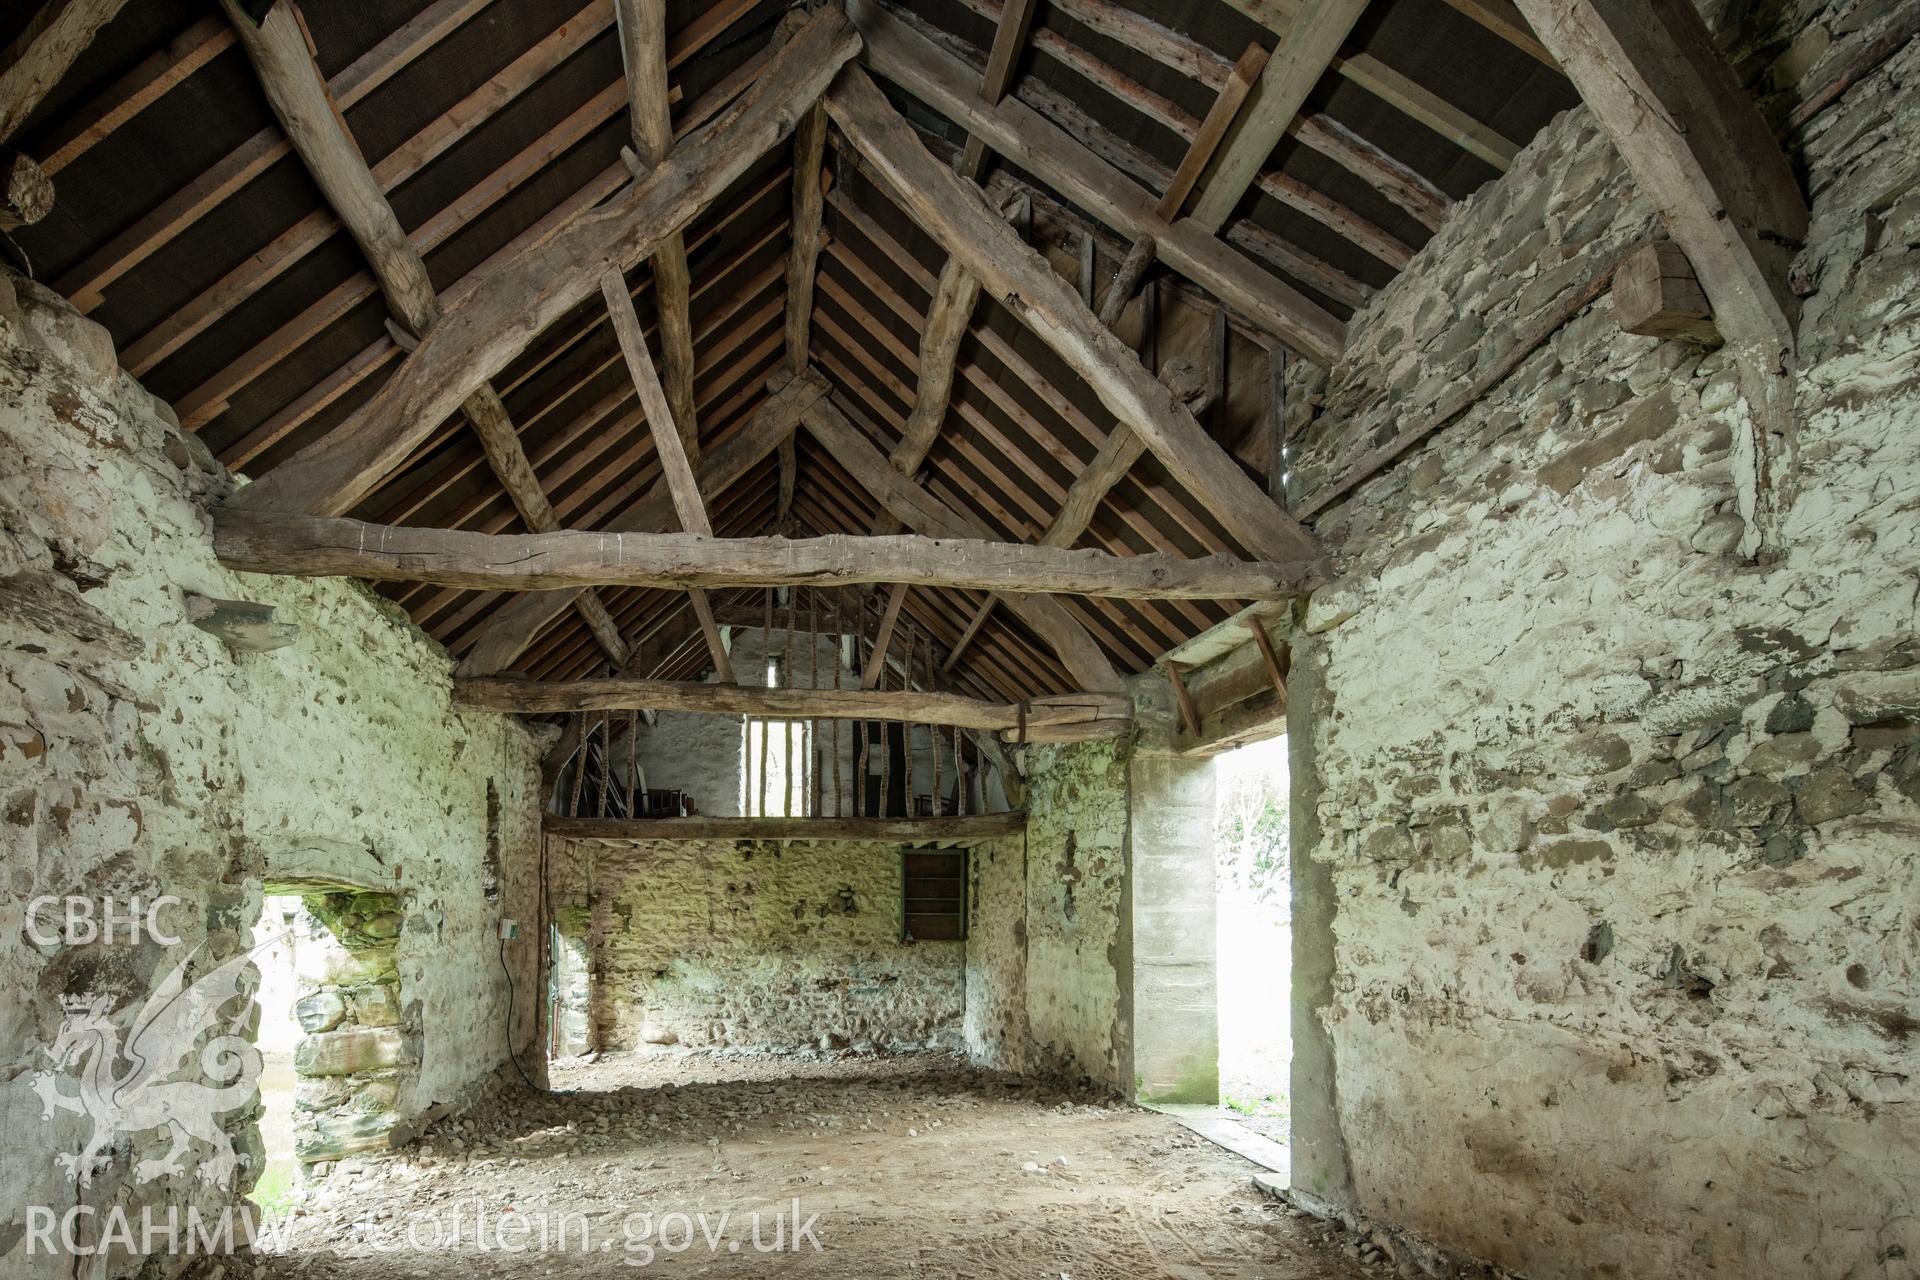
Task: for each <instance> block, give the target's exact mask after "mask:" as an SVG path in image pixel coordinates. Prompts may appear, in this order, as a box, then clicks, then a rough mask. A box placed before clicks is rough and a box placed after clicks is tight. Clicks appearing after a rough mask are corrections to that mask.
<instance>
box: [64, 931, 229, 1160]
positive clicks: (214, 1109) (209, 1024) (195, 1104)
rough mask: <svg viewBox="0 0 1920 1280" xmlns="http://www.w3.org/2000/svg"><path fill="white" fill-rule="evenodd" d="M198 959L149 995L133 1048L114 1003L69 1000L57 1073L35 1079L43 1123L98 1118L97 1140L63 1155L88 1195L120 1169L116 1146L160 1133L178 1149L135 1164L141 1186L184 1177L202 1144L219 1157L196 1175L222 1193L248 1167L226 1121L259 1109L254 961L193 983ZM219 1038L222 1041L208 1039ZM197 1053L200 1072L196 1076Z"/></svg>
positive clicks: (136, 1022) (132, 1036)
mask: <svg viewBox="0 0 1920 1280" xmlns="http://www.w3.org/2000/svg"><path fill="white" fill-rule="evenodd" d="M256 949H257V948H256ZM197 954H199V949H198V948H196V949H195V950H194V951H193V952H190V953H188V955H187V957H186V959H184V960H182V961H181V962H180V963H179V964H178V965H177V966H175V967H174V970H173V972H172V973H170V974H168V975H167V978H166V980H165V981H163V982H162V983H161V984H160V985H159V986H158V987H157V988H155V990H154V991H153V993H152V994H151V995H149V996H148V997H147V999H146V1002H145V1003H144V1004H142V1005H141V1006H140V1011H139V1013H137V1014H136V1015H135V1016H134V1018H133V1022H132V1024H131V1026H130V1027H128V1029H127V1032H126V1042H125V1044H124V1045H123V1044H122V1043H121V1039H120V1035H121V1031H120V1028H119V1027H118V1026H116V1025H114V1019H113V1017H112V1016H111V1015H110V1014H109V1012H108V1010H109V1007H110V1006H111V1003H112V998H111V997H109V996H92V995H88V996H69V997H67V998H66V999H65V1000H63V1001H62V1004H63V1006H64V1007H65V1009H66V1017H65V1018H64V1019H63V1020H62V1022H61V1025H60V1034H59V1035H58V1036H57V1037H56V1038H55V1040H54V1042H53V1044H52V1045H51V1046H50V1047H49V1048H48V1049H47V1050H46V1055H47V1058H48V1059H49V1060H50V1061H51V1062H52V1063H53V1067H54V1069H53V1070H51V1071H42V1072H38V1073H37V1074H35V1075H34V1076H33V1089H34V1092H35V1093H37V1094H39V1096H40V1104H41V1106H42V1108H43V1109H44V1114H43V1116H42V1118H43V1119H47V1120H51V1119H53V1118H54V1114H55V1112H56V1111H70V1112H74V1113H76V1114H79V1115H84V1116H88V1117H90V1118H91V1119H92V1120H93V1134H92V1136H91V1137H89V1138H88V1140H87V1142H86V1145H85V1146H84V1147H83V1148H82V1149H81V1150H80V1151H78V1152H72V1151H63V1152H61V1153H59V1154H58V1155H57V1156H56V1157H55V1159H56V1160H58V1161H59V1163H60V1167H61V1168H62V1169H64V1170H66V1172H67V1173H68V1174H69V1175H71V1176H73V1177H75V1178H77V1179H78V1181H79V1184H80V1185H81V1186H83V1187H84V1186H89V1185H91V1184H92V1182H93V1177H94V1174H95V1173H97V1172H99V1171H100V1170H102V1169H103V1168H105V1167H106V1166H107V1165H108V1164H109V1163H110V1160H109V1158H108V1154H107V1153H108V1152H109V1149H110V1148H111V1147H112V1146H113V1144H114V1141H115V1139H116V1138H121V1137H125V1138H129V1139H131V1138H132V1137H133V1136H134V1135H136V1134H141V1133H145V1132H148V1131H149V1130H153V1129H159V1128H166V1129H168V1130H170V1131H171V1133H172V1142H173V1145H172V1147H171V1149H170V1150H168V1152H167V1153H166V1154H165V1155H164V1156H161V1157H159V1158H157V1159H151V1160H142V1161H140V1162H139V1163H138V1164H136V1165H135V1166H134V1169H133V1178H134V1181H135V1182H136V1183H142V1182H150V1181H152V1180H153V1179H155V1178H159V1177H164V1176H166V1175H169V1174H179V1173H182V1172H184V1171H185V1170H184V1167H183V1165H182V1158H183V1157H184V1156H185V1155H186V1154H187V1150H188V1144H189V1142H190V1141H191V1140H193V1139H198V1140H199V1141H200V1142H203V1143H205V1144H206V1145H207V1146H209V1147H211V1148H212V1149H213V1155H212V1157H211V1158H209V1159H207V1160H204V1161H202V1162H201V1163H200V1165H199V1168H198V1169H197V1170H196V1171H195V1176H196V1177H197V1178H199V1179H200V1181H202V1182H207V1183H211V1184H213V1185H214V1186H216V1187H219V1188H221V1189H222V1190H227V1189H230V1188H231V1187H232V1185H233V1175H234V1173H235V1171H236V1170H237V1169H238V1168H239V1167H240V1165H241V1163H242V1159H241V1157H240V1156H239V1155H237V1154H236V1153H235V1152H234V1149H233V1141H232V1139H231V1138H229V1137H228V1136H227V1133H226V1131H225V1130H224V1129H223V1128H222V1127H221V1125H220V1120H219V1117H220V1116H222V1115H225V1114H227V1113H229V1112H232V1111H237V1110H239V1109H240V1108H242V1107H246V1106H250V1105H252V1103H253V1100H254V1098H255V1097H256V1092H257V1091H256V1085H257V1083H258V1081H259V1079H260V1065H261V1062H260V1051H259V1050H258V1049H256V1048H255V1047H254V1046H253V1044H252V1043H251V1042H250V1041H249V1040H248V1039H247V1038H246V1024H247V1018H248V1015H249V1013H250V1011H251V1008H252V998H251V997H252V987H251V984H249V983H246V982H245V981H244V976H245V974H246V971H247V969H248V968H249V967H250V966H251V964H252V962H253V953H252V952H251V951H243V952H241V953H240V954H238V955H236V956H234V957H233V958H232V959H230V960H227V961H225V962H223V963H222V964H220V965H219V966H217V967H216V968H214V969H213V970H212V971H211V972H209V973H206V974H203V975H202V976H201V977H199V978H197V979H195V980H194V981H193V982H192V983H191V984H190V985H189V984H188V982H187V977H186V975H187V967H188V966H189V965H190V964H192V963H193V958H194V956H195V955H197ZM235 1001H238V1002H239V1004H238V1007H237V1009H236V1011H235V1012H233V1013H232V1014H231V1016H229V1017H228V1018H227V1019H226V1021H225V1023H224V1025H222V1022H221V1017H222V1015H221V1010H222V1009H223V1008H225V1007H227V1006H228V1005H230V1004H233V1003H234V1002H235ZM209 1032H212V1033H214V1034H213V1036H212V1038H211V1039H206V1037H207V1035H208V1033H209ZM203 1039H206V1043H205V1044H204V1045H202V1044H201V1041H202V1040H203ZM196 1048H198V1055H197V1057H198V1063H199V1070H198V1072H197V1073H195V1072H191V1071H189V1069H188V1068H189V1063H190V1062H191V1061H192V1060H193V1059H194V1058H195V1057H196V1054H195V1050H196ZM195 1075H197V1076H199V1077H202V1078H193V1077H194V1076H195ZM176 1077H183V1078H176ZM63 1082H77V1083H78V1085H79V1092H78V1093H72V1094H68V1093H62V1092H61V1091H60V1086H61V1084H62V1083H63Z"/></svg>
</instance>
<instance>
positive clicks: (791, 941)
mask: <svg viewBox="0 0 1920 1280" xmlns="http://www.w3.org/2000/svg"><path fill="white" fill-rule="evenodd" d="M550 865H551V867H552V870H551V872H550V875H551V876H552V878H553V886H554V889H553V892H554V899H553V900H554V904H555V910H556V912H561V913H565V912H572V916H571V918H572V919H574V920H575V921H576V922H577V923H578V924H579V925H583V926H584V927H585V928H586V929H587V931H588V935H587V936H588V943H587V946H588V952H589V955H590V958H591V961H592V965H593V970H594V981H595V984H596V986H597V988H598V989H597V990H596V991H595V992H594V993H593V1000H592V1005H593V1009H594V1016H595V1021H596V1026H595V1031H596V1032H597V1034H598V1037H599V1038H598V1040H597V1041H596V1043H598V1044H600V1045H603V1046H604V1047H606V1048H608V1049H615V1050H632V1049H637V1048H645V1047H646V1045H647V1043H648V1041H649V1040H654V1041H655V1042H666V1043H674V1044H679V1045H684V1046H687V1047H690V1048H702V1049H704V1048H746V1049H766V1050H795V1049H811V1048H823V1049H825V1048H836V1047H837V1048H845V1047H848V1046H850V1045H852V1046H858V1047H861V1048H864V1049H868V1050H882V1051H888V1050H913V1049H927V1048H958V1047H960V1029H961V1007H962V1001H963V995H964V984H965V975H964V969H965V963H966V944H965V943H963V942H906V941H903V940H902V939H901V937H900V929H901V916H900V912H901V905H902V904H901V873H902V864H901V857H900V846H899V845H895V844H881V843H855V842H840V841H822V842H820V843H798V842H797V843H793V844H790V845H786V846H782V845H781V844H780V843H779V842H777V841H739V842H736V841H722V840H676V841H668V840H661V841H652V842H647V843H642V844H636V845H633V846H631V847H622V848H617V849H616V848H609V847H605V846H600V845H595V844H590V843H586V842H569V843H567V844H566V845H565V846H564V849H563V850H556V852H555V854H554V856H553V858H552V860H551V864H550ZM668 1037H671V1039H670V1040H668V1039H667V1038H668Z"/></svg>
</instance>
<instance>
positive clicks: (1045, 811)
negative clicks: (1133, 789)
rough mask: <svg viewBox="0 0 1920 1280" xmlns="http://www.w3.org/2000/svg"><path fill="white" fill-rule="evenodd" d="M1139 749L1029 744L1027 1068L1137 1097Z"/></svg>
mask: <svg viewBox="0 0 1920 1280" xmlns="http://www.w3.org/2000/svg"><path fill="white" fill-rule="evenodd" d="M1130 754H1131V744H1130V743H1128V742H1125V741H1108V742H1089V743H1080V744H1076V745H1071V746H1035V747H1029V748H1027V761H1028V765H1027V834H1026V869H1027V884H1026V916H1025V932H1026V938H1025V954H1024V963H1025V975H1026V982H1025V988H1026V1006H1027V1007H1026V1024H1027V1036H1028V1044H1027V1048H1026V1053H1025V1061H1026V1069H1027V1070H1028V1071H1031V1072H1034V1073H1035V1074H1039V1075H1045V1076H1050V1077H1054V1078H1058V1079H1063V1080H1069V1081H1076V1082H1078V1081H1086V1082H1089V1083H1092V1084H1095V1085H1099V1086H1104V1087H1106V1088H1110V1089H1112V1090H1114V1091H1115V1092H1118V1093H1123V1094H1126V1095H1128V1096H1132V1093H1133V1084H1134V1082H1133V1050H1132V1033H1131V1018H1130V1011H1129V1001H1130V995H1131V992H1132V989H1133V953H1132V933H1131V913H1130V911H1129V909H1128V888H1127V880H1128V878H1127V835H1128V829H1127V818H1128V814H1127V806H1128V799H1129V790H1128V786H1127V765H1128V759H1129V756H1130ZM1010 843H1011V842H1010V841H1003V842H1001V844H1000V847H1002V848H1005V847H1006V846H1007V845H1008V844H1010Z"/></svg>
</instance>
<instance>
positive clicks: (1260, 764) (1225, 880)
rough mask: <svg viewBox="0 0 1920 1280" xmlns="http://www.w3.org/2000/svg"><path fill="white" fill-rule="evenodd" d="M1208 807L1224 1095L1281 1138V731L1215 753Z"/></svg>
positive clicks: (1288, 975) (1286, 964) (1286, 1048)
mask: <svg viewBox="0 0 1920 1280" xmlns="http://www.w3.org/2000/svg"><path fill="white" fill-rule="evenodd" d="M1214 813H1215V820H1214V858H1215V875H1214V887H1215V894H1216V914H1215V934H1214V936H1215V940H1216V943H1215V945H1216V949H1217V956H1218V959H1217V964H1216V970H1215V973H1216V986H1215V990H1216V993H1217V996H1218V999H1219V1007H1220V1101H1221V1103H1222V1104H1223V1105H1224V1106H1226V1107H1227V1108H1228V1109H1229V1111H1230V1112H1232V1113H1233V1114H1234V1115H1235V1116H1236V1117H1238V1118H1239V1119H1240V1120H1241V1121H1242V1123H1244V1124H1246V1125H1247V1126H1248V1127H1249V1128H1251V1129H1253V1130H1254V1131H1255V1132H1257V1133H1260V1134H1262V1135H1264V1136H1265V1137H1268V1138H1271V1139H1273V1140H1274V1141H1275V1142H1278V1143H1281V1144H1283V1145H1284V1144H1285V1143H1286V1142H1287V1137H1288V1119H1289V1105H1288V1073H1289V1070H1290V1068H1291V1065H1292V1058H1293V1040H1292V1029H1291V1019H1292V1011H1291V995H1292V990H1293V983H1292V967H1293V966H1292V960H1293V935H1292V931H1291V925H1290V914H1291V913H1290V905H1291V904H1290V895H1289V887H1288V877H1287V740H1286V738H1284V737H1279V738H1269V739H1267V740H1266V741H1264V742H1255V743H1251V744H1249V745H1247V746H1244V747H1239V748H1237V749H1235V750H1233V751H1228V752H1225V753H1223V754H1221V755H1219V756H1217V757H1215V759H1214Z"/></svg>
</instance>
